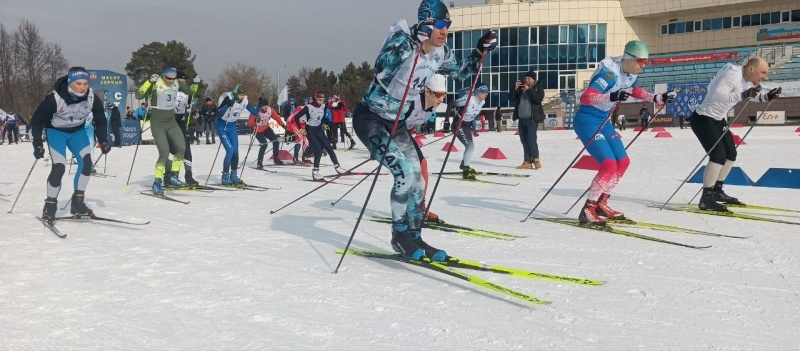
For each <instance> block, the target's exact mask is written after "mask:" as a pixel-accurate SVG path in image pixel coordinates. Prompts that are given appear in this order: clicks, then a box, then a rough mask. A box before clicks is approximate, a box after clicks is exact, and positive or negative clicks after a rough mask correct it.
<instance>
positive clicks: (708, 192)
mask: <svg viewBox="0 0 800 351" xmlns="http://www.w3.org/2000/svg"><path fill="white" fill-rule="evenodd" d="M715 193H716V190H715V189H714V188H703V195H700V204H699V205H698V207H700V209H701V210H703V211H717V212H728V208H727V207H725V205H723V204H720V203H718V202H716V201H715V200H714V198H715V196H716V195H715Z"/></svg>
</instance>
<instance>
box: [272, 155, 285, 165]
mask: <svg viewBox="0 0 800 351" xmlns="http://www.w3.org/2000/svg"><path fill="white" fill-rule="evenodd" d="M272 163H274V164H276V165H282V164H284V163H283V160H281V159H280V158H277V157H273V160H272Z"/></svg>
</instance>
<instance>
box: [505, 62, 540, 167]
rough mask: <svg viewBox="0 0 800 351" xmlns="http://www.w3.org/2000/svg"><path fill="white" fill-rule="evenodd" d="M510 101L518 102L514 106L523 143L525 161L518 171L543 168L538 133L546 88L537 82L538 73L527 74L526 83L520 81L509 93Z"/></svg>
mask: <svg viewBox="0 0 800 351" xmlns="http://www.w3.org/2000/svg"><path fill="white" fill-rule="evenodd" d="M509 100H511V101H516V103H515V105H514V115H513V116H512V119H513V120H514V121H517V120H519V122H518V129H519V140H520V141H521V142H522V151H523V154H524V156H523V160H522V164H521V165H519V166H517V169H533V168H534V167H535V168H536V169H539V168H542V163H541V161H540V160H539V144H538V142H537V136H536V131H537V130H538V129H539V123H541V122H544V118H545V116H544V109H543V108H542V100H544V88H542V85H541V84H538V83H537V81H536V72H534V71H530V72H528V73H525V78H524V81H520V80H518V81H517V82H516V83H515V84H514V90H512V91H511V92H510V93H509Z"/></svg>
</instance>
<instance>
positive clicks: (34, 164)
mask: <svg viewBox="0 0 800 351" xmlns="http://www.w3.org/2000/svg"><path fill="white" fill-rule="evenodd" d="M37 162H39V159H38V158H37V159H36V160H34V161H33V165H31V170H30V171H28V175H27V176H26V177H25V181H24V182H22V187H21V188H19V193H17V198H16V199H14V203H13V204H12V205H11V209H10V210H8V212H6V213H11V212H14V207H16V206H17V201H18V200H19V196H20V195H22V190H24V189H25V184H28V179H29V178H30V177H31V173H33V168H34V167H36V163H37Z"/></svg>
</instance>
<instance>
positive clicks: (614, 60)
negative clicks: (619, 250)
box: [574, 40, 677, 225]
mask: <svg viewBox="0 0 800 351" xmlns="http://www.w3.org/2000/svg"><path fill="white" fill-rule="evenodd" d="M648 57H650V51H649V49H648V48H647V44H645V43H643V42H641V41H638V40H633V41H629V42H628V43H627V44H626V45H625V51H624V54H623V56H619V57H608V58H605V59H603V60H602V61H601V62H600V64H599V67H597V70H595V72H594V74H593V75H592V78H591V79H590V80H589V88H588V89H586V91H584V92H583V94H582V95H581V98H580V107H579V109H578V112H577V113H576V114H575V120H574V129H575V134H577V135H578V137H580V139H581V142H583V144H584V145H586V151H588V152H589V154H590V155H591V156H592V157H594V159H595V160H597V162H598V163H599V164H600V170H599V171H598V172H597V175H596V176H595V177H594V179H593V180H592V184H591V186H590V187H589V193H588V199H587V200H586V204H585V205H584V206H583V209H581V213H580V215H578V219H579V220H580V221H581V222H582V223H589V224H597V225H603V224H605V219H604V218H603V217H606V218H614V219H624V218H625V215H624V214H623V213H622V212H618V211H615V210H613V209H612V208H611V207H609V206H608V198H609V197H610V196H611V192H612V191H613V190H614V188H615V187H616V186H617V184H619V181H620V179H621V178H622V176H623V175H624V174H625V170H626V169H628V165H629V164H630V159H629V158H628V154H627V153H626V152H625V147H624V146H623V145H622V140H620V138H621V136H620V135H619V133H617V131H616V130H615V129H614V123H613V121H612V122H611V123H608V122H609V121H608V120H609V119H610V118H611V116H610V115H611V111H612V109H613V108H615V107H616V105H617V104H618V103H620V102H623V101H626V100H628V98H629V97H631V96H633V97H634V98H636V99H639V100H642V101H653V102H655V103H659V104H660V103H671V102H672V101H673V100H675V96H676V95H677V93H675V92H674V91H673V92H669V93H664V94H658V95H653V94H650V93H648V92H647V91H645V90H644V89H642V88H641V87H637V86H636V79H637V77H638V74H639V73H641V71H642V69H644V67H645V66H646V65H647V59H648ZM598 130H599V132H598ZM596 132H597V134H595V133H596Z"/></svg>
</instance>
